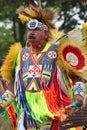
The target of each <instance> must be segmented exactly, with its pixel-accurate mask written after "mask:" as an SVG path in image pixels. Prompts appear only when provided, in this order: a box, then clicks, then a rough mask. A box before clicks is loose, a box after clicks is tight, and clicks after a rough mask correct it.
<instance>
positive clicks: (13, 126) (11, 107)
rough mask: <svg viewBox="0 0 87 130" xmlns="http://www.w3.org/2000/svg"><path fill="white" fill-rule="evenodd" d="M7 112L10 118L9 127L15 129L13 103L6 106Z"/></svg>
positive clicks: (15, 121) (15, 117) (15, 116)
mask: <svg viewBox="0 0 87 130" xmlns="http://www.w3.org/2000/svg"><path fill="white" fill-rule="evenodd" d="M7 112H8V114H9V119H10V123H11V127H12V128H13V129H14V130H16V128H17V113H16V111H15V108H14V106H13V104H10V105H9V106H8V107H7Z"/></svg>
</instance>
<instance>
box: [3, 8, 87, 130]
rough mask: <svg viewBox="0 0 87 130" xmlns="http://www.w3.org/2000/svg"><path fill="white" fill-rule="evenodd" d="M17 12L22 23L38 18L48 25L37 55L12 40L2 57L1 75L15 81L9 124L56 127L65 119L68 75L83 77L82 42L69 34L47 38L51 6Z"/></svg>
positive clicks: (84, 56)
mask: <svg viewBox="0 0 87 130" xmlns="http://www.w3.org/2000/svg"><path fill="white" fill-rule="evenodd" d="M18 13H19V14H20V16H19V17H20V19H22V22H27V21H29V19H42V20H43V21H44V23H46V25H47V26H48V28H49V42H47V43H46V46H45V48H44V50H43V51H42V52H41V53H40V54H38V55H36V54H33V53H32V51H31V49H30V48H29V47H27V48H22V47H21V45H20V43H16V44H14V45H12V47H11V49H10V51H9V54H8V55H7V57H6V59H5V62H4V65H3V66H2V68H1V73H2V76H3V78H4V79H5V80H7V81H8V82H11V81H13V80H15V82H14V88H15V90H14V92H15V101H14V102H15V103H17V105H13V106H16V107H13V106H12V105H11V104H10V105H9V106H8V107H7V108H8V109H7V111H8V115H9V117H10V119H11V126H12V127H13V128H14V129H18V130H20V129H22V130H25V129H32V130H33V129H41V130H42V129H46V128H48V129H49V130H50V129H52V130H58V129H60V126H59V121H61V120H64V119H65V118H66V114H65V107H66V106H68V105H70V103H71V99H70V98H69V96H68V94H67V90H72V87H71V86H72V84H73V81H72V79H71V78H70V76H71V75H73V74H75V75H76V76H79V77H80V78H83V79H85V80H86V77H85V76H86V75H85V71H86V61H87V60H86V53H87V52H86V51H85V48H84V47H83V46H85V45H79V44H78V45H76V42H75V41H74V43H75V44H73V43H72V42H71V41H70V40H69V35H63V36H62V37H61V38H59V37H58V38H57V39H56V41H55V42H52V41H51V38H52V37H50V36H51V35H50V34H51V32H52V30H53V28H54V26H53V24H52V20H53V18H54V14H55V10H53V9H52V8H51V9H42V8H40V7H38V8H35V7H33V6H30V7H28V8H20V9H19V10H18ZM62 39H64V40H62ZM61 40H62V43H60V41H61ZM59 43H60V45H59ZM83 48H84V49H83ZM74 50H76V52H75V51H74ZM77 52H78V53H79V55H78V54H77ZM70 57H74V58H76V59H75V62H76V63H72V59H71V58H70ZM79 57H80V58H82V60H83V63H82V64H80V62H79V60H80V59H79ZM69 58H70V59H71V60H70V59H69ZM69 60H70V61H69ZM76 60H77V61H76ZM7 70H8V71H7ZM61 70H63V71H62V73H61ZM14 72H15V78H14ZM67 80H68V81H67ZM64 81H65V83H64ZM70 81H72V83H71V84H70V85H71V86H70V85H69V83H70ZM70 87H71V88H70ZM69 88H70V89H69ZM76 90H77V89H76ZM76 92H77V93H78V91H76ZM69 94H70V95H72V91H69ZM14 102H13V104H15V103H14ZM12 113H14V114H13V116H12Z"/></svg>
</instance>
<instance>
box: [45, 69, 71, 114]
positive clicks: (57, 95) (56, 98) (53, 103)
mask: <svg viewBox="0 0 87 130" xmlns="http://www.w3.org/2000/svg"><path fill="white" fill-rule="evenodd" d="M43 91H44V95H45V99H46V102H47V106H48V109H49V111H50V112H52V113H53V114H55V113H57V112H58V111H59V109H60V107H61V106H62V107H64V106H67V105H69V104H70V103H71V100H70V99H69V98H68V97H67V95H65V94H64V93H63V91H62V90H61V88H59V85H58V81H57V69H56V70H55V74H54V77H53V80H52V84H51V87H50V89H49V90H46V91H45V90H43Z"/></svg>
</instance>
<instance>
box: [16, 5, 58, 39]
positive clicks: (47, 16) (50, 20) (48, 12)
mask: <svg viewBox="0 0 87 130" xmlns="http://www.w3.org/2000/svg"><path fill="white" fill-rule="evenodd" d="M17 13H18V14H19V19H20V21H21V22H22V23H26V22H28V21H29V20H30V19H38V20H39V21H42V22H44V23H45V24H46V25H47V27H48V33H49V40H53V36H52V31H51V30H52V29H55V22H56V21H57V17H58V11H57V10H56V9H54V8H52V7H50V8H44V9H43V8H40V7H37V8H36V7H34V6H32V5H30V6H29V7H26V8H24V7H20V8H19V9H17ZM20 15H22V17H20ZM23 16H26V17H23Z"/></svg>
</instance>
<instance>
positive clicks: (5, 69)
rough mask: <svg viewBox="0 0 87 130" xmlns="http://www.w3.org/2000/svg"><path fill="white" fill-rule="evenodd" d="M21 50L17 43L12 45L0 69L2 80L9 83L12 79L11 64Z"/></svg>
mask: <svg viewBox="0 0 87 130" xmlns="http://www.w3.org/2000/svg"><path fill="white" fill-rule="evenodd" d="M21 50H22V46H21V44H20V43H19V42H18V43H15V44H14V45H12V46H11V47H10V49H9V52H8V54H7V56H6V58H5V60H4V63H3V65H2V67H1V69H0V71H1V75H2V77H3V79H5V80H6V81H8V82H11V81H12V80H13V79H14V76H13V75H14V72H13V64H14V62H15V60H16V58H17V55H18V54H19V52H20V51H21Z"/></svg>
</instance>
